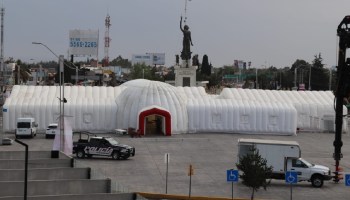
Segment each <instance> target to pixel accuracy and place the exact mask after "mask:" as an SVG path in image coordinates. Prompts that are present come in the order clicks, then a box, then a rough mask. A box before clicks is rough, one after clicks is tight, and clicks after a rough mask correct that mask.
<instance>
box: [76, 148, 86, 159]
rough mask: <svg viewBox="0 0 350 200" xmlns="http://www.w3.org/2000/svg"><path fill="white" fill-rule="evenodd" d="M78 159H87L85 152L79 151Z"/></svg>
mask: <svg viewBox="0 0 350 200" xmlns="http://www.w3.org/2000/svg"><path fill="white" fill-rule="evenodd" d="M77 157H78V158H84V157H85V152H84V151H83V150H79V151H78V152H77Z"/></svg>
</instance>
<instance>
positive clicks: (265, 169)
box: [236, 148, 272, 200]
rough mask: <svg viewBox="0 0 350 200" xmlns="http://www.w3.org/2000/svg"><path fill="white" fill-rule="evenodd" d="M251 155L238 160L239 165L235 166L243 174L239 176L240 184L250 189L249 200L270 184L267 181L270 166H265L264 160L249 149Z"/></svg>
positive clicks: (255, 151)
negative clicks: (261, 188)
mask: <svg viewBox="0 0 350 200" xmlns="http://www.w3.org/2000/svg"><path fill="white" fill-rule="evenodd" d="M251 152H252V153H248V154H246V155H245V156H242V157H240V158H239V163H236V166H237V168H238V169H239V170H241V171H242V172H243V174H242V175H240V178H241V179H242V183H243V184H244V185H246V186H247V187H249V188H251V189H252V194H251V199H252V200H253V199H254V193H255V192H256V191H258V190H259V189H260V187H263V188H264V190H266V188H267V186H268V185H269V184H270V182H271V180H269V181H266V179H269V178H270V176H271V173H272V166H267V161H266V159H264V158H262V157H261V155H260V154H259V151H258V150H257V149H256V148H252V149H251Z"/></svg>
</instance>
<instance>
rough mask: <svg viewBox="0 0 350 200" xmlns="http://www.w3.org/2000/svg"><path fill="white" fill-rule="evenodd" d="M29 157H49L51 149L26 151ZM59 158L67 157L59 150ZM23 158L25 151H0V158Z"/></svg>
mask: <svg viewBox="0 0 350 200" xmlns="http://www.w3.org/2000/svg"><path fill="white" fill-rule="evenodd" d="M28 157H29V159H42V158H51V151H28ZM59 157H60V158H68V156H66V155H65V154H63V153H62V152H59ZM24 158H25V151H1V152H0V160H1V159H6V160H19V159H24Z"/></svg>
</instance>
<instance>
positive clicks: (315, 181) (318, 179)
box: [311, 175, 323, 188]
mask: <svg viewBox="0 0 350 200" xmlns="http://www.w3.org/2000/svg"><path fill="white" fill-rule="evenodd" d="M311 184H312V186H313V187H316V188H320V187H322V186H323V178H322V176H321V175H313V176H312V178H311Z"/></svg>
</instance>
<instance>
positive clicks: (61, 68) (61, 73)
mask: <svg viewBox="0 0 350 200" xmlns="http://www.w3.org/2000/svg"><path fill="white" fill-rule="evenodd" d="M32 44H37V45H42V46H44V47H45V48H46V49H48V50H49V51H50V52H51V53H52V54H53V55H55V56H56V58H58V63H59V78H60V82H59V84H60V85H59V86H60V97H59V101H60V116H59V125H60V150H61V151H64V135H63V134H64V119H63V116H64V103H65V101H64V99H65V98H64V86H63V87H62V81H63V84H64V57H63V55H60V56H58V55H57V54H55V52H53V51H52V50H51V49H50V48H49V47H48V46H46V45H45V44H43V43H41V42H32ZM62 78H63V80H62ZM62 88H63V89H62ZM62 103H63V105H62ZM62 114H63V115H62Z"/></svg>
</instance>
